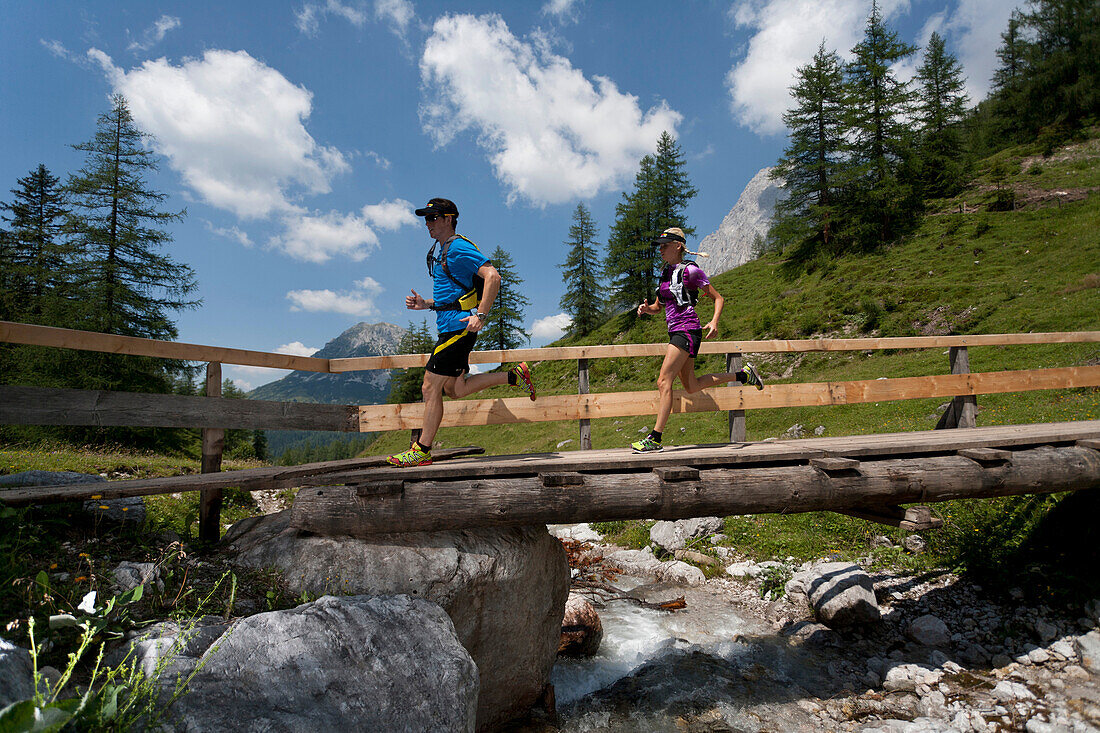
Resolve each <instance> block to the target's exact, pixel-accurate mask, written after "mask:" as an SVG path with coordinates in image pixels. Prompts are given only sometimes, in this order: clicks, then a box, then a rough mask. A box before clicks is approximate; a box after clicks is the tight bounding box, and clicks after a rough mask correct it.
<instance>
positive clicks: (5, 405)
mask: <svg viewBox="0 0 1100 733" xmlns="http://www.w3.org/2000/svg"><path fill="white" fill-rule="evenodd" d="M0 425H128V426H131V427H161V428H245V429H249V430H255V429H259V428H267V429H271V430H277V429H278V430H341V431H345V432H356V431H359V408H358V407H356V406H355V405H319V404H315V403H312V402H266V401H263V400H230V399H225V398H221V397H189V396H186V395H172V394H145V393H137V392H103V391H98V390H85V389H53V388H49V387H13V386H10V385H0Z"/></svg>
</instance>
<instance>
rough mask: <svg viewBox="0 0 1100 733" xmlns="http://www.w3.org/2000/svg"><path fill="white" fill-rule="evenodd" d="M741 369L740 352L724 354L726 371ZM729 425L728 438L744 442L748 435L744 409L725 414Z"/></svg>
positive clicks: (736, 441) (731, 440)
mask: <svg viewBox="0 0 1100 733" xmlns="http://www.w3.org/2000/svg"><path fill="white" fill-rule="evenodd" d="M740 370H741V354H738V353H734V354H726V371H727V372H737V371H740ZM727 423H728V426H729V439H730V442H731V443H744V442H745V438H746V437H747V436H748V430H747V428H746V426H745V411H744V410H730V411H729V414H728V415H727Z"/></svg>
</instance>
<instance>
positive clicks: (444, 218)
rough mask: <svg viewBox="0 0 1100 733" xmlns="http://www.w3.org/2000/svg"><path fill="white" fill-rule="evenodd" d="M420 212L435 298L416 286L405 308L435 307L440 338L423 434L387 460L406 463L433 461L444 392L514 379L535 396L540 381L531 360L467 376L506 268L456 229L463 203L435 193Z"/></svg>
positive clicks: (429, 375) (428, 378)
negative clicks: (500, 268) (533, 375)
mask: <svg viewBox="0 0 1100 733" xmlns="http://www.w3.org/2000/svg"><path fill="white" fill-rule="evenodd" d="M416 215H417V216H422V217H424V223H425V224H426V225H427V227H428V235H429V236H430V237H431V238H432V239H433V240H435V242H434V243H433V244H432V248H431V249H430V250H428V258H427V259H428V274H429V275H430V276H431V278H432V299H431V300H425V299H424V298H422V297H421V296H420V294H419V293H417V292H416V291H415V290H412V291H411V292H412V294H411V295H406V296H405V307H406V308H408V309H410V310H425V309H430V310H434V311H435V318H436V331H438V333H439V339H438V340H437V341H436V345H435V349H434V350H433V351H432V355H431V357H430V358H429V359H428V364H427V366H426V367H425V371H424V384H423V387H422V391H423V394H424V422H423V424H422V427H421V428H420V437H419V439H417V440H414V441H413V443H412V446H410V447H409V449H408V450H407V451H405V452H403V453H398V454H396V455H392V456H390V457H389V458H388V459H386V460H387V462H388V463H389V464H390V465H391V466H399V467H402V468H408V467H411V466H427V465H429V464H430V463H431V462H432V441H433V440H435V434H436V431H438V430H439V424H440V422H442V420H443V394H444V393H446V394H447V396H448V397H450V398H452V399H459V398H461V397H466V396H467V395H471V394H473V393H474V392H479V391H481V390H483V389H486V388H487V387H493V386H496V385H499V384H512V385H517V386H519V387H522V388H523V389H524V390H525V391H526V392H527V394H529V395H530V396H531V399H532V400H533V399H535V385H534V382H532V380H531V372H530V370H529V369H528V368H527V362H520V363H519V364H516V365H515V366H514V367H512V368H511V369H509V370H508V371H506V372H496V373H491V374H474V375H472V376H466V373H467V372H469V371H470V361H469V359H470V352H471V351H472V350H473V348H474V342H475V341H476V340H477V332H478V331H480V330H481V327H482V326H484V325H485V319H486V317H487V316H488V313H489V309H490V308H491V307H492V306H493V301H494V300H496V297H497V292H498V291H499V290H500V273H499V272H497V269H496V268H495V267H493V264H492V263H491V262H490V261H489V259H488V258H487V257H486V256H485V255H483V254H482V253H481V250H480V249H478V247H477V245H476V244H474V243H473V242H471V241H470V240H469V239H466V237H463V236H462V235H460V234H456V233H455V229H456V228H457V226H458V207H457V206H455V204H454V202H453V201H449V200H448V199H443V198H433V199H432V200H430V201H429V202H428V205H427V206H425V207H424V208H423V209H417V210H416ZM437 247H438V248H439V252H438V254H437V253H436V248H437ZM479 288H480V292H479Z"/></svg>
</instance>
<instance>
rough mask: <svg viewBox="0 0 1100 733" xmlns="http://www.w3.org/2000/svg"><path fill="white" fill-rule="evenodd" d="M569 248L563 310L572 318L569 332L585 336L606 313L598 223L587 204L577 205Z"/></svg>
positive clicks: (563, 267)
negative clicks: (598, 252) (597, 238)
mask: <svg viewBox="0 0 1100 733" xmlns="http://www.w3.org/2000/svg"><path fill="white" fill-rule="evenodd" d="M565 245H566V246H567V247H569V253H568V254H567V255H566V258H565V264H563V265H559V267H560V268H561V269H562V280H563V281H564V282H565V295H563V296H561V307H562V308H563V309H564V310H565V312H566V313H568V314H569V316H570V317H571V318H572V319H573V322H572V325H571V326H570V327H569V330H570V331H571V332H572V333H574V334H576V335H584V334H586V333H588V332H589V331H591V330H592V329H594V328H595V327H596V326H598V325H599V323H600V316H601V315H602V312H603V291H602V289H601V287H600V277H599V274H600V273H599V269H600V263H599V256H598V255H597V253H596V247H597V242H596V222H595V221H593V220H592V214H591V212H589V210H588V207H587V206H585V205H584V204H577V208H576V209H575V210H574V211H573V225H572V226H570V227H569V239H568V240H567V241H566V242H565Z"/></svg>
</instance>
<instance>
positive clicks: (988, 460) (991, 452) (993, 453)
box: [958, 448, 1012, 466]
mask: <svg viewBox="0 0 1100 733" xmlns="http://www.w3.org/2000/svg"><path fill="white" fill-rule="evenodd" d="M958 453H959V455H960V456H962V457H963V458H969V459H970V460H972V461H977V462H978V463H980V464H982V465H983V466H984V465H995V464H1000V463H1009V462H1011V461H1012V451H1010V450H1001V449H999V448H963V449H962V450H960V451H958Z"/></svg>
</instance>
